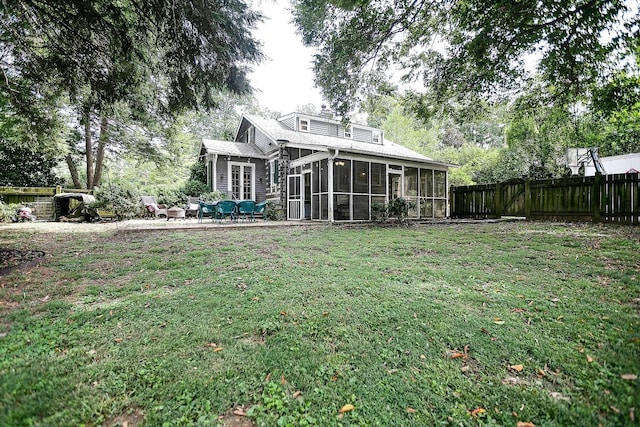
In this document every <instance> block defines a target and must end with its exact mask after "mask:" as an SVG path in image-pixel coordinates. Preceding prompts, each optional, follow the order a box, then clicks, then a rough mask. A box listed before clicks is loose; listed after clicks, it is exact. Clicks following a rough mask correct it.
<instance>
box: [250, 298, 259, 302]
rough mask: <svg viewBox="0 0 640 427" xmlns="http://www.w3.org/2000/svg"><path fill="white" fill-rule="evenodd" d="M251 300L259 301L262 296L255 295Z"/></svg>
mask: <svg viewBox="0 0 640 427" xmlns="http://www.w3.org/2000/svg"><path fill="white" fill-rule="evenodd" d="M251 300H252V301H258V300H260V297H253V298H251Z"/></svg>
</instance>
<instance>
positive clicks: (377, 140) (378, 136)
mask: <svg viewBox="0 0 640 427" xmlns="http://www.w3.org/2000/svg"><path fill="white" fill-rule="evenodd" d="M371 141H372V142H374V143H375V144H380V142H381V141H382V133H380V132H378V131H375V130H374V131H373V133H372V134H371Z"/></svg>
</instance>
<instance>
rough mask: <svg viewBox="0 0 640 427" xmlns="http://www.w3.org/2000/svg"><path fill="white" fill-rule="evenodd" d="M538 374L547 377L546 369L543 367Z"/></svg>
mask: <svg viewBox="0 0 640 427" xmlns="http://www.w3.org/2000/svg"><path fill="white" fill-rule="evenodd" d="M538 375H540V376H541V377H546V376H547V374H546V372H545V371H544V370H542V369H538Z"/></svg>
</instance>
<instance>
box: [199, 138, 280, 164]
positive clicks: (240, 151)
mask: <svg viewBox="0 0 640 427" xmlns="http://www.w3.org/2000/svg"><path fill="white" fill-rule="evenodd" d="M202 146H203V147H204V148H205V149H206V150H207V153H210V154H221V155H223V156H234V157H254V158H258V159H266V158H268V156H266V155H265V154H264V153H263V152H262V151H260V150H259V149H258V148H257V147H256V146H255V145H253V144H247V143H245V142H231V141H220V140H216V139H203V140H202Z"/></svg>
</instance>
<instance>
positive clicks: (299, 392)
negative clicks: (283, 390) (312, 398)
mask: <svg viewBox="0 0 640 427" xmlns="http://www.w3.org/2000/svg"><path fill="white" fill-rule="evenodd" d="M300 396H302V392H301V391H300V390H298V391H296V392H295V393H293V396H291V397H293V398H294V399H297V398H299V397H300Z"/></svg>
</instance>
